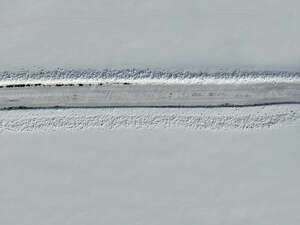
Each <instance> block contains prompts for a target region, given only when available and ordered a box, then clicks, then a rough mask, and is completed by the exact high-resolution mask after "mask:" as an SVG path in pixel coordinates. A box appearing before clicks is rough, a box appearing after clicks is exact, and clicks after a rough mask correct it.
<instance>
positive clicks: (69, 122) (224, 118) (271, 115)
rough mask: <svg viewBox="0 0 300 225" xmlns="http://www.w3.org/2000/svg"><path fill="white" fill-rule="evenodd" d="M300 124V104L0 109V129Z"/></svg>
mask: <svg viewBox="0 0 300 225" xmlns="http://www.w3.org/2000/svg"><path fill="white" fill-rule="evenodd" d="M299 123H300V105H299V104H291V105H269V106H255V107H228V108H226V107H225V108H221V107H220V108H219V107H217V108H90V109H35V110H32V109H27V110H1V111H0V131H1V132H7V131H11V132H48V131H55V130H70V131H72V130H81V129H90V128H100V129H117V128H134V129H136V128H151V129H152V128H176V127H179V128H180V127H181V128H189V129H199V130H203V129H204V130H223V129H238V130H240V129H259V128H269V127H281V126H283V125H284V126H285V125H288V124H299Z"/></svg>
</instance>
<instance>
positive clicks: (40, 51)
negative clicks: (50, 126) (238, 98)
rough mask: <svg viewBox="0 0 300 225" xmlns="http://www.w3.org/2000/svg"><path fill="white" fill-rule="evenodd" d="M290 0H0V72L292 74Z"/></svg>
mask: <svg viewBox="0 0 300 225" xmlns="http://www.w3.org/2000/svg"><path fill="white" fill-rule="evenodd" d="M299 11H300V2H299V1H298V0H285V1H283V0H272V1H270V0H252V1H248V0H225V1H224V0H209V1H208V0H196V1H195V0H190V1H182V0H150V1H149V0H126V1H123V0H85V1H84V2H83V1H81V0H72V2H69V1H61V0H44V1H40V0H26V1H23V0H1V1H0V33H1V35H0V52H1V54H0V70H3V69H10V70H14V69H16V68H18V69H20V68H25V69H31V68H32V67H33V66H41V67H44V68H52V69H53V68H56V67H62V68H68V69H76V68H77V69H86V68H95V69H105V68H132V67H138V68H148V67H150V68H163V69H164V68H171V69H173V68H183V69H200V70H204V69H209V68H212V69H219V68H221V69H222V68H231V69H232V68H237V69H239V68H248V69H250V70H253V69H260V70H292V71H299V69H300V68H299V66H300V65H299V62H300V42H299V39H300V31H299V29H298V27H299V21H300V14H299Z"/></svg>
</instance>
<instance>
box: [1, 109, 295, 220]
mask: <svg viewBox="0 0 300 225" xmlns="http://www.w3.org/2000/svg"><path fill="white" fill-rule="evenodd" d="M47 112H48V111H47ZM74 113H75V112H74ZM49 114H50V112H49ZM67 121H68V120H67ZM299 128H300V126H299V125H297V126H289V127H285V128H281V129H263V130H248V131H242V132H241V131H240V130H238V131H232V130H229V131H226V132H225V131H213V132H212V131H207V130H205V131H201V130H191V129H183V128H177V129H175V128H170V129H164V128H156V129H153V130H149V129H146V130H145V129H138V130H137V129H135V128H134V129H129V128H127V129H117V130H98V129H90V130H84V131H80V130H79V131H78V130H77V131H74V132H65V131H63V130H62V131H56V132H50V133H47V134H45V133H22V135H20V133H18V134H16V133H5V134H2V135H1V151H0V176H1V182H0V199H1V201H0V223H1V224H6V225H15V224H22V225H31V224H45V225H48V224H49V225H50V224H73V225H76V224H86V225H89V224H106V225H110V224H140V225H144V224H145V225H146V224H157V225H159V224H162V225H165V224H172V225H176V224H208V225H221V224H222V225H227V224H228V225H229V224H230V225H240V224H247V225H251V224H253V225H254V224H255V225H256V224H264V225H274V224H290V225H297V224H299V221H300V217H299V209H300V182H299V179H298V175H299V172H300V166H299V157H300V155H299V140H300V129H299Z"/></svg>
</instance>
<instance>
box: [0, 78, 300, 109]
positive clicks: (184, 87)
mask: <svg viewBox="0 0 300 225" xmlns="http://www.w3.org/2000/svg"><path fill="white" fill-rule="evenodd" d="M278 103H300V82H296V81H294V82H288V81H283V82H268V81H264V82H257V83H252V82H246V81H245V82H244V83H236V82H234V81H233V82H230V81H226V79H225V80H224V82H219V83H218V82H217V83H213V82H211V83H202V84H200V83H191V84H182V83H181V84H180V83H177V84H176V83H172V82H171V83H156V84H155V83H151V81H150V82H149V83H148V84H147V82H145V83H142V84H139V83H130V82H124V83H109V82H108V83H63V82H58V83H53V84H51V85H50V84H43V83H35V84H24V83H23V84H22V83H19V84H13V83H11V84H9V85H6V86H0V109H11V108H41V107H48V108H49V107H112V106H114V107H136V106H140V107H141V106H147V107H149V106H154V107H161V106H162V107H170V106H171V107H183V106H184V107H196V106H247V105H263V104H278Z"/></svg>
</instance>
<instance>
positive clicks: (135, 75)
mask: <svg viewBox="0 0 300 225" xmlns="http://www.w3.org/2000/svg"><path fill="white" fill-rule="evenodd" d="M0 77H1V78H0V82H1V83H8V82H10V83H12V82H25V81H27V82H46V81H48V82H50V83H51V82H53V81H56V82H59V81H60V82H84V81H86V82H96V81H103V80H106V81H115V82H117V81H120V82H125V81H132V82H134V81H139V82H142V81H145V82H150V81H153V82H155V81H159V82H163V81H166V82H170V81H171V82H172V81H175V82H180V81H181V82H182V81H193V82H197V81H205V80H212V81H214V80H236V81H239V80H262V81H263V80H272V81H276V80H286V81H297V80H298V81H299V80H300V72H289V71H253V70H252V71H251V70H223V71H222V70H218V71H214V72H209V71H196V72H193V71H186V70H159V69H156V70H155V69H154V70H153V69H148V68H146V69H135V68H131V69H130V68H129V69H103V70H95V69H63V68H57V69H54V70H47V69H35V70H18V71H2V72H1V71H0Z"/></svg>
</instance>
